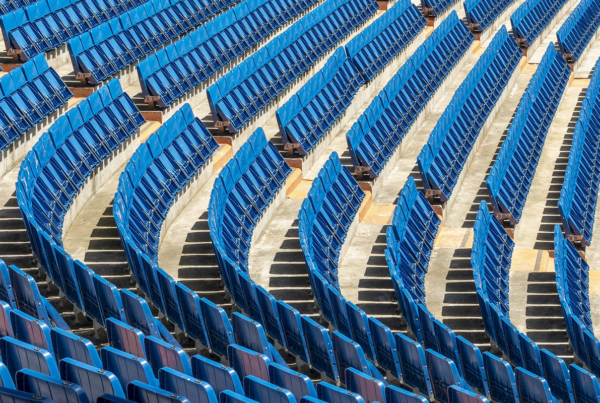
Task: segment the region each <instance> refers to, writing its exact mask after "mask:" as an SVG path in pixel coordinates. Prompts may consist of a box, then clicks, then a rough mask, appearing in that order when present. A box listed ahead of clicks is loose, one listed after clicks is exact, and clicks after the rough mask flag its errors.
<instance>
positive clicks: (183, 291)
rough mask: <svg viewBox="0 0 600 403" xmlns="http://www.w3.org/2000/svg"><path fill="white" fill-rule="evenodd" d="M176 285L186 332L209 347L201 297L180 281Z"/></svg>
mask: <svg viewBox="0 0 600 403" xmlns="http://www.w3.org/2000/svg"><path fill="white" fill-rule="evenodd" d="M175 287H176V288H175V292H176V293H177V301H178V302H179V307H180V309H181V317H182V319H183V324H184V327H185V331H186V333H187V334H188V335H189V336H190V337H193V338H194V339H196V340H198V341H199V342H200V343H201V344H202V345H204V346H205V347H206V348H209V347H210V343H209V342H208V335H207V332H206V328H205V326H204V319H203V317H202V310H201V308H200V297H199V296H198V294H197V293H195V292H194V291H192V290H190V289H189V288H188V287H186V286H185V285H183V284H181V283H180V282H177V284H176V286H175Z"/></svg>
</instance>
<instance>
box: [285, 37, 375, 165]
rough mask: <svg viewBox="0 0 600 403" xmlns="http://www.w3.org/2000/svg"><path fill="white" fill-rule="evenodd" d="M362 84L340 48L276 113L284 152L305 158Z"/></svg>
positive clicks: (350, 62)
mask: <svg viewBox="0 0 600 403" xmlns="http://www.w3.org/2000/svg"><path fill="white" fill-rule="evenodd" d="M364 83H365V81H364V79H363V76H362V75H361V74H360V73H359V72H358V70H357V69H356V66H355V65H354V64H353V63H352V61H351V59H350V58H348V56H347V55H346V51H345V49H344V48H343V47H339V48H337V49H336V51H335V52H334V53H333V55H331V57H330V58H329V59H328V60H327V62H326V63H325V65H324V66H323V68H322V69H321V70H319V71H318V72H317V74H315V75H314V76H313V77H312V78H311V79H310V80H309V81H308V82H307V83H306V84H305V85H304V86H303V87H302V88H301V89H300V90H299V91H298V92H297V93H296V94H294V95H292V97H291V98H290V99H289V100H288V101H287V102H286V103H285V104H284V105H283V106H282V107H281V108H279V109H278V110H277V111H276V112H275V116H276V118H277V124H278V126H279V133H280V134H281V141H282V143H283V147H284V149H285V150H288V151H293V150H296V152H297V153H298V155H306V154H308V153H309V152H310V151H311V150H312V149H313V148H314V147H315V146H316V145H317V144H318V143H319V142H320V141H321V139H322V138H323V136H325V134H327V132H328V131H329V130H330V129H331V128H332V127H333V126H334V125H335V124H336V122H337V121H338V120H339V119H340V117H341V116H342V115H343V114H344V113H345V112H346V110H347V108H348V107H349V106H350V104H351V103H352V99H353V98H354V96H355V95H356V93H357V92H358V91H359V89H360V87H361V86H362V85H363V84H364Z"/></svg>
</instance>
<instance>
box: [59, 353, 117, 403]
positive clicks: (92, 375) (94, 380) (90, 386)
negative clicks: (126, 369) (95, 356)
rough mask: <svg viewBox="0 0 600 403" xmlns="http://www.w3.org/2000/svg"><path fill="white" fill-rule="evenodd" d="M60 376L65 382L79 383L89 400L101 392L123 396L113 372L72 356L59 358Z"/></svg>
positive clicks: (93, 400) (98, 395)
mask: <svg viewBox="0 0 600 403" xmlns="http://www.w3.org/2000/svg"><path fill="white" fill-rule="evenodd" d="M60 377H61V379H62V380H64V381H66V382H71V383H74V384H77V385H81V387H82V388H83V389H84V390H85V393H86V394H87V396H88V398H89V400H90V402H95V401H97V400H98V398H99V397H100V396H101V395H103V394H111V395H114V396H118V397H122V398H124V397H125V394H124V393H123V388H122V387H121V383H120V382H119V380H118V379H117V377H116V376H115V375H114V374H112V373H111V372H108V371H105V370H103V369H100V367H95V366H91V365H88V364H84V363H82V362H79V361H76V360H74V359H72V358H65V359H63V360H61V362H60Z"/></svg>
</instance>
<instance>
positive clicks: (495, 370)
mask: <svg viewBox="0 0 600 403" xmlns="http://www.w3.org/2000/svg"><path fill="white" fill-rule="evenodd" d="M482 209H485V214H486V215H485V216H482V214H483V210H480V213H479V214H478V217H477V219H478V224H477V227H476V230H477V232H478V233H477V238H476V239H475V244H474V253H473V256H472V258H473V260H474V262H475V263H474V268H477V269H476V270H475V272H474V277H475V281H476V284H477V285H478V291H479V293H481V295H483V294H484V292H487V291H489V290H491V289H492V288H493V287H494V286H493V285H490V287H486V286H487V282H494V281H496V278H494V277H493V274H495V273H496V272H497V270H498V269H499V268H498V267H496V266H495V264H496V260H492V259H489V257H490V256H493V257H497V256H498V253H500V252H502V251H498V250H497V248H494V247H496V246H497V245H496V244H494V243H493V242H492V243H491V244H490V243H488V242H486V241H487V239H486V236H487V235H488V234H487V233H486V232H485V231H487V230H489V227H486V224H489V221H486V220H485V219H486V218H491V219H493V220H495V218H493V217H492V216H490V214H489V212H488V211H487V207H486V206H485V204H482ZM439 222H440V220H439V218H437V216H436V214H435V212H434V210H433V208H432V207H431V205H430V204H429V202H428V201H427V199H426V198H425V197H424V196H423V194H422V193H421V192H420V191H419V190H417V188H416V186H415V184H414V180H413V179H412V178H409V180H408V181H407V183H406V184H405V186H404V188H403V190H402V193H401V195H400V199H399V201H398V206H397V207H396V210H395V211H394V221H393V224H392V226H391V227H389V228H388V229H387V231H386V238H387V243H388V248H387V249H386V252H385V253H386V260H387V262H388V268H389V270H390V275H391V277H392V283H393V284H394V288H395V291H396V295H397V297H398V304H399V306H400V310H401V312H402V315H403V317H404V318H406V321H407V323H408V325H409V329H410V330H411V333H412V334H413V335H414V336H415V337H416V339H417V341H418V342H415V345H417V346H418V348H421V347H420V345H423V347H424V348H426V349H427V352H430V351H436V352H437V353H438V354H439V355H441V356H443V357H445V359H446V361H448V362H450V363H451V366H452V367H453V370H452V373H453V375H452V377H447V378H445V382H448V383H446V384H445V383H444V381H441V382H440V380H439V379H438V380H435V379H434V378H433V377H432V376H431V371H429V372H430V378H427V377H423V376H421V377H419V378H415V379H412V382H413V383H414V385H415V386H417V387H418V388H419V390H420V391H421V393H425V392H426V391H428V390H429V393H430V394H431V393H432V394H433V396H434V397H435V399H436V400H438V401H445V400H444V393H443V390H444V387H447V385H448V384H457V385H462V387H463V388H465V389H471V388H472V389H473V390H476V391H477V392H478V393H479V394H481V395H483V396H485V397H486V398H488V399H490V401H501V402H508V401H513V402H515V401H519V399H521V400H528V398H529V397H530V396H532V395H531V393H532V392H533V390H537V393H536V397H535V399H534V400H535V401H547V402H553V401H555V399H554V397H553V396H552V395H551V393H554V387H555V385H557V386H556V387H558V386H561V387H563V386H564V387H565V388H566V387H570V383H569V382H570V381H569V378H568V372H567V378H566V379H562V381H564V382H563V383H560V382H559V381H561V379H559V378H560V377H561V376H562V377H563V378H564V373H563V369H564V370H565V371H566V365H565V364H564V362H563V361H562V360H561V359H560V358H558V357H556V356H554V355H552V354H551V353H550V352H548V351H545V352H544V359H545V360H546V363H545V364H544V365H545V366H547V367H548V370H547V372H546V376H547V377H548V378H547V379H548V381H546V380H545V379H544V378H542V376H544V375H545V374H544V373H542V364H541V360H540V352H539V349H537V346H536V345H535V343H533V342H531V341H530V344H532V346H531V347H529V348H528V353H529V354H531V352H533V353H534V354H535V353H537V355H534V356H533V359H530V357H529V356H528V355H526V354H524V359H523V361H521V362H520V363H518V364H515V367H517V368H516V369H514V370H513V367H512V366H511V365H510V364H509V363H508V362H507V361H504V360H503V359H500V358H498V357H496V356H495V355H493V354H491V353H489V352H484V353H483V354H482V353H481V351H480V350H479V348H478V347H477V346H475V345H474V344H471V343H470V342H468V341H467V340H466V339H465V338H464V337H462V336H456V335H455V334H454V332H453V331H452V330H451V329H450V328H449V327H448V326H446V325H444V324H443V323H442V322H441V321H439V320H437V319H435V317H434V316H433V315H432V314H431V313H430V312H429V311H428V309H427V307H426V303H425V289H424V288H425V285H424V282H425V273H427V266H428V261H429V256H430V254H431V251H432V250H433V240H434V238H435V235H436V233H437V228H438V226H439ZM498 224H499V223H498ZM491 228H495V227H491ZM482 231H483V232H482ZM481 244H483V245H484V250H483V251H482V250H481V248H480V246H481ZM488 247H489V249H487V248H488ZM488 250H489V255H488V254H487V253H488ZM482 256H483V261H482ZM486 258H487V260H486ZM477 264H483V265H485V269H484V270H482V272H481V274H482V276H485V278H483V279H481V282H480V283H479V284H478V281H479V280H480V277H479V274H480V271H479V269H480V267H479V266H476V265H477ZM491 266H493V267H491ZM488 274H490V275H488ZM482 283H483V284H482ZM499 289H501V288H499ZM494 290H496V288H494ZM486 295H487V294H486ZM485 298H487V296H486V297H485ZM482 309H483V308H482ZM484 320H485V315H484ZM513 328H514V327H513ZM486 329H487V327H486ZM515 330H516V329H515ZM522 336H523V338H524V340H528V338H527V337H526V336H525V335H522ZM421 351H422V350H421ZM525 359H527V360H525ZM401 360H402V358H401ZM427 364H428V365H430V361H429V360H427ZM534 364H535V365H534ZM561 365H562V367H561ZM563 367H564V368H563ZM520 377H525V378H527V379H528V381H527V383H528V385H527V386H525V385H524V384H523V383H522V381H519V378H520ZM533 379H536V381H535V382H538V384H535V385H534V383H532V382H533ZM550 379H551V380H552V381H553V382H552V385H551V386H552V387H550V383H551V382H550ZM405 381H406V380H405ZM440 383H441V384H442V385H440ZM542 389H543V390H544V391H545V392H544V393H543V394H539V392H541V390H542ZM561 396H562V395H561ZM565 401H566V400H565Z"/></svg>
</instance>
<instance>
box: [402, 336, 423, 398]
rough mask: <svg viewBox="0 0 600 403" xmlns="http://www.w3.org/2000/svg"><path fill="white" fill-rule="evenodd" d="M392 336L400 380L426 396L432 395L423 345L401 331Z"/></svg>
mask: <svg viewBox="0 0 600 403" xmlns="http://www.w3.org/2000/svg"><path fill="white" fill-rule="evenodd" d="M394 337H395V339H396V346H397V347H398V357H400V367H401V368H402V382H403V383H404V384H405V385H408V386H410V387H412V388H413V389H414V390H415V391H418V392H419V393H421V394H423V395H425V396H426V397H427V398H429V397H432V396H433V390H432V384H431V381H430V378H429V372H428V371H427V361H426V359H425V351H424V350H423V347H421V345H420V344H419V343H417V342H416V341H414V340H412V339H410V338H408V337H407V336H405V335H403V334H402V333H396V334H394Z"/></svg>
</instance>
